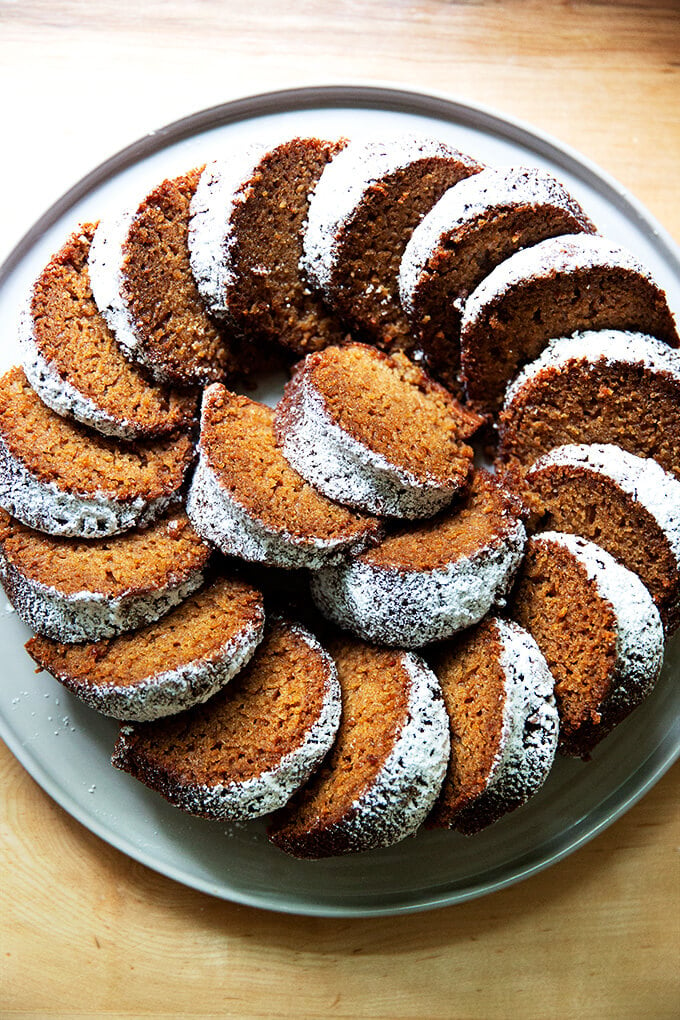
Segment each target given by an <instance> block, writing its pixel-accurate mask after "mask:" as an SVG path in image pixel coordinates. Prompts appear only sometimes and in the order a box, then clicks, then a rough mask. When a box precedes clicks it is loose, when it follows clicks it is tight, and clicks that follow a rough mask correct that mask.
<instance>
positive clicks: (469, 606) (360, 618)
mask: <svg viewBox="0 0 680 1020" xmlns="http://www.w3.org/2000/svg"><path fill="white" fill-rule="evenodd" d="M525 542H526V532H525V530H524V526H523V524H522V523H521V521H519V520H512V521H510V520H509V521H508V524H507V527H506V529H505V533H504V534H501V535H499V536H498V539H497V541H495V542H492V543H489V544H488V545H486V546H484V547H483V548H481V549H479V550H476V551H475V552H474V553H473V554H472V555H470V556H464V557H459V558H458V559H456V560H454V561H452V562H451V563H449V564H447V565H446V566H445V567H443V568H440V569H436V570H430V571H425V570H418V569H415V568H414V569H410V568H409V567H408V566H407V565H405V564H404V565H401V566H399V567H393V566H382V565H380V564H375V563H372V562H371V560H370V557H369V558H366V557H363V558H359V559H353V560H350V561H348V562H346V563H341V564H339V565H338V566H331V567H326V568H324V569H323V570H320V571H318V572H317V573H316V574H315V575H314V576H313V577H312V579H311V592H312V597H313V598H314V601H315V602H316V604H317V606H318V608H319V609H320V610H321V612H322V613H323V614H324V616H326V617H328V619H330V620H332V621H333V622H334V623H336V624H338V626H340V627H343V628H346V629H348V630H351V631H353V632H354V633H355V634H358V635H359V637H361V638H364V639H365V640H368V641H375V642H377V643H381V644H387V645H397V646H399V647H402V648H418V647H420V646H422V645H425V644H429V643H430V642H432V641H440V640H443V639H445V638H448V637H451V636H452V635H453V634H454V633H456V632H457V631H459V630H462V629H463V628H464V627H469V626H471V625H472V624H473V623H477V621H478V620H481V619H482V617H483V616H485V615H486V613H487V612H488V611H489V609H490V608H491V606H492V605H494V604H497V603H498V602H499V601H500V600H501V599H502V598H503V597H504V596H505V594H506V593H507V591H508V588H509V586H510V584H511V582H512V578H513V576H514V574H515V572H516V570H517V568H518V567H519V564H520V562H521V560H522V555H523V551H524V544H525Z"/></svg>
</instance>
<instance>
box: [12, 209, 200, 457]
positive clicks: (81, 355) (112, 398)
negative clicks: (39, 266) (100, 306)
mask: <svg viewBox="0 0 680 1020" xmlns="http://www.w3.org/2000/svg"><path fill="white" fill-rule="evenodd" d="M95 226H96V225H95V224H92V223H85V224H83V225H82V226H81V227H80V229H79V230H77V231H76V232H75V233H74V234H72V235H71V237H70V238H69V239H68V241H67V242H66V243H65V244H64V246H63V247H62V248H61V249H60V250H59V251H58V252H57V254H56V255H55V256H53V258H52V259H51V260H50V262H49V263H48V264H47V266H46V267H45V269H44V270H43V271H42V273H41V274H40V276H39V277H38V279H37V280H36V282H35V284H34V286H33V288H32V290H31V295H30V299H29V302H28V307H27V308H26V311H25V314H24V316H23V318H22V323H21V330H20V336H19V340H20V345H21V350H22V358H23V366H24V371H25V372H26V377H27V378H28V381H29V382H30V384H31V386H32V387H33V389H34V390H35V391H36V393H37V394H38V396H39V397H40V399H41V400H42V401H43V402H44V403H45V404H47V405H48V407H51V408H52V410H53V411H56V412H57V413H58V414H62V415H66V416H67V417H72V418H75V419H76V421H79V422H82V423H83V424H84V425H89V426H90V427H91V428H94V429H97V431H98V432H102V433H104V435H108V436H118V437H119V438H121V439H143V438H145V437H149V436H160V435H165V434H167V433H168V432H174V431H176V430H177V429H187V428H189V427H191V426H192V425H193V424H194V420H195V417H196V412H197V409H198V400H197V397H196V395H195V394H193V393H187V392H184V393H182V392H178V391H176V390H171V389H169V388H168V387H167V386H163V385H159V384H157V383H153V382H152V381H151V380H150V379H149V378H148V377H147V376H146V375H145V374H144V373H143V372H142V371H141V370H140V369H139V367H137V366H136V365H133V364H131V363H130V362H129V361H128V360H127V359H126V358H125V357H124V356H123V353H122V351H121V349H120V348H119V346H118V344H117V343H116V341H115V339H114V336H113V334H112V333H111V330H110V329H109V327H108V326H107V324H106V322H105V320H104V318H103V316H102V315H101V314H100V313H99V311H98V310H97V306H96V305H95V303H94V299H93V297H92V291H91V288H90V275H89V271H88V266H87V257H88V253H89V251H90V244H91V243H92V237H93V236H94V231H95Z"/></svg>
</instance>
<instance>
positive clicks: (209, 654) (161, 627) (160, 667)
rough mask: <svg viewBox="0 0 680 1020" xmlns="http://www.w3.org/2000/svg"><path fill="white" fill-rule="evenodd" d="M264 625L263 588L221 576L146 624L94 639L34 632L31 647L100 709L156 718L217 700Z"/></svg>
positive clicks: (119, 715)
mask: <svg viewBox="0 0 680 1020" xmlns="http://www.w3.org/2000/svg"><path fill="white" fill-rule="evenodd" d="M263 628H264V609H263V604H262V595H261V594H260V592H259V591H257V590H256V589H255V588H253V587H252V585H250V584H246V583H244V582H243V581H241V580H239V579H238V578H230V577H220V578H217V579H216V580H214V581H213V582H212V583H211V584H209V585H207V586H206V587H205V588H202V589H201V590H200V591H198V592H195V593H194V594H193V595H190V596H189V597H188V598H187V599H185V601H184V602H182V604H181V605H179V606H176V608H175V609H173V610H172V611H171V612H169V613H168V614H167V615H166V616H164V617H163V618H162V619H161V620H158V621H157V622H156V623H150V624H147V625H146V626H145V627H142V628H141V629H140V630H137V631H133V632H131V633H127V634H120V635H119V636H118V637H115V638H112V639H111V640H109V641H97V642H93V643H88V644H60V643H59V642H56V641H50V640H49V638H44V637H33V638H31V640H30V641H29V642H28V643H27V645H26V650H27V651H28V653H29V655H30V656H31V658H33V659H35V661H36V662H37V663H38V665H39V666H40V667H41V668H42V669H46V670H47V671H48V672H49V673H51V674H52V676H53V677H55V678H56V679H57V680H58V681H59V682H60V683H61V684H63V685H64V687H66V688H67V689H68V690H69V691H71V692H72V693H73V694H75V695H77V696H78V697H79V698H81V699H82V700H83V701H84V702H85V703H86V704H87V705H89V706H90V708H94V709H96V711H97V712H101V713H103V714H104V715H109V716H113V717H114V718H116V719H130V720H135V721H137V720H149V719H158V718H160V717H161V716H166V715H174V714H176V713H177V712H183V711H184V710H185V709H187V708H191V707H192V706H193V705H199V704H201V703H202V702H204V701H207V700H208V698H211V697H212V696H213V694H215V693H216V692H217V691H219V690H220V688H222V687H224V685H225V684H226V683H227V682H228V681H229V680H231V678H232V677H234V676H236V674H237V673H238V672H239V671H240V670H241V669H242V668H243V667H244V666H245V664H246V663H247V662H248V660H249V659H250V658H251V656H252V655H253V653H254V651H255V649H256V647H257V645H258V644H259V643H260V641H261V640H262V634H263Z"/></svg>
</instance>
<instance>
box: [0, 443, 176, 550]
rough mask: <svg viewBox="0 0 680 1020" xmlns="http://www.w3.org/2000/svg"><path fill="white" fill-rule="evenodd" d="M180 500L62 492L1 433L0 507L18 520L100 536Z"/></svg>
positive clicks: (64, 533) (72, 534)
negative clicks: (41, 476)
mask: <svg viewBox="0 0 680 1020" xmlns="http://www.w3.org/2000/svg"><path fill="white" fill-rule="evenodd" d="M179 499H180V493H179V490H178V491H177V492H174V493H169V494H165V495H163V496H157V497H155V498H153V499H146V498H144V497H142V496H136V497H134V498H132V499H127V500H122V499H115V498H114V497H112V496H111V495H108V494H106V493H102V492H91V493H82V492H66V491H65V490H64V489H60V488H59V486H58V485H57V483H56V482H54V481H50V482H43V481H41V480H40V479H39V478H37V477H36V476H35V475H34V474H32V473H31V472H30V471H29V470H28V468H27V467H26V465H25V464H24V463H23V462H22V461H20V460H19V459H18V458H17V457H15V456H14V455H13V454H12V453H11V452H10V450H9V448H8V447H7V444H6V443H5V441H4V439H3V438H2V436H0V506H1V507H2V508H3V509H4V510H6V511H7V513H9V514H11V515H12V517H16V518H17V520H19V521H21V523H22V524H26V525H27V526H28V527H29V528H35V529H36V530H37V531H44V532H45V533H46V534H48V535H57V536H59V537H67V538H105V537H107V536H108V535H117V534H119V533H120V532H122V531H127V530H128V529H129V528H136V527H143V526H144V525H145V524H150V523H151V522H152V521H155V520H156V518H157V517H160V515H161V514H162V513H163V512H164V511H165V510H166V509H167V508H168V507H169V506H170V505H171V504H172V503H175V502H178V501H179Z"/></svg>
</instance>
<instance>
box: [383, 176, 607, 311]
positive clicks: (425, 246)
mask: <svg viewBox="0 0 680 1020" xmlns="http://www.w3.org/2000/svg"><path fill="white" fill-rule="evenodd" d="M521 207H526V215H527V216H530V215H531V213H532V211H533V212H534V213H542V212H543V211H544V210H545V208H546V207H551V208H553V209H558V210H561V211H563V212H566V213H569V214H570V215H571V216H572V217H573V218H574V220H575V221H578V222H580V223H581V224H582V225H583V227H584V229H589V228H590V224H589V222H588V219H587V217H586V215H585V213H584V212H583V210H582V209H581V207H580V206H579V205H578V203H577V202H575V201H574V199H573V198H572V197H571V195H570V194H569V192H568V191H567V190H566V188H565V187H564V185H562V184H560V182H559V181H558V180H557V179H556V178H555V177H553V176H552V174H549V173H547V172H546V171H545V170H539V169H538V168H526V167H498V168H491V167H489V168H487V169H486V170H482V171H481V173H478V174H473V176H472V177H466V178H464V180H462V181H459V182H458V184H455V185H454V186H453V187H452V188H449V190H448V191H446V192H445V193H444V195H443V196H442V197H441V198H440V199H439V201H438V202H437V203H436V205H434V206H433V207H432V209H431V210H430V212H429V213H427V215H426V216H425V217H424V218H423V219H422V220H421V222H420V223H419V224H418V226H417V227H416V229H415V230H414V232H413V234H412V236H411V239H410V241H409V243H408V244H407V246H406V249H405V251H404V254H403V256H402V260H401V268H400V271H399V295H400V298H401V303H402V306H403V308H404V310H405V311H406V312H407V313H408V314H409V315H412V314H413V312H414V308H413V298H414V294H415V291H416V288H417V287H418V284H419V282H420V278H421V276H422V274H423V272H424V271H425V269H426V268H427V264H428V262H429V261H430V259H431V258H432V256H433V255H434V254H435V253H436V252H437V251H438V250H439V249H440V248H441V247H442V245H443V244H444V243H445V241H446V239H447V238H448V237H450V236H452V235H454V234H455V233H456V232H457V231H459V230H461V229H463V228H465V227H472V228H473V229H475V230H478V231H480V233H482V234H483V231H484V229H485V228H486V227H487V226H488V224H489V223H493V222H494V219H495V218H497V217H498V215H499V214H500V213H504V212H506V211H507V210H509V209H516V208H521ZM479 220H481V221H482V223H481V225H480V224H478V223H477V221H479Z"/></svg>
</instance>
